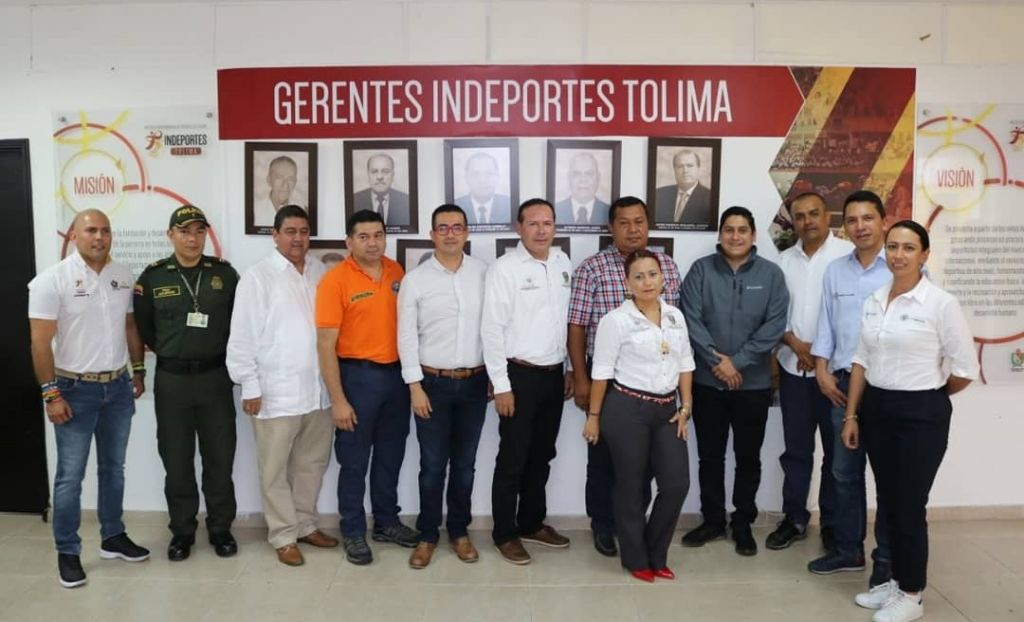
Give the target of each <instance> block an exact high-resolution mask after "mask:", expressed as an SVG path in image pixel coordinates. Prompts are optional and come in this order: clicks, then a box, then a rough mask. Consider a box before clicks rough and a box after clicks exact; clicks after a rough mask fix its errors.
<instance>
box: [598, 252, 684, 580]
mask: <svg viewBox="0 0 1024 622" xmlns="http://www.w3.org/2000/svg"><path fill="white" fill-rule="evenodd" d="M663 286H664V277H663V275H662V273H661V267H660V265H659V263H658V259H657V257H656V256H655V255H654V254H653V253H651V252H650V251H646V250H639V251H636V252H635V253H632V254H630V255H629V256H628V257H627V258H626V287H627V289H628V290H629V292H630V293H631V294H632V300H626V301H625V302H623V303H622V305H620V306H619V307H618V308H616V309H614V310H612V311H610V312H609V313H608V314H607V315H605V316H604V317H603V318H601V322H600V324H598V327H597V336H596V339H595V342H594V364H593V371H592V377H593V379H594V382H593V385H592V387H591V390H590V408H589V412H588V413H587V423H586V425H585V426H584V428H583V437H584V438H585V439H586V440H587V441H588V442H590V443H596V442H597V439H598V435H599V434H603V435H604V439H605V441H606V442H607V443H608V447H609V449H610V450H611V456H612V464H613V466H614V469H615V488H614V490H613V492H612V494H613V499H614V505H615V525H616V531H617V532H618V536H619V547H620V549H621V555H622V565H623V566H624V567H625V568H626V569H627V570H629V571H630V572H632V574H633V576H634V577H636V578H637V579H640V580H642V581H647V582H652V581H654V579H655V577H660V578H663V579H674V578H675V574H673V572H672V571H671V570H670V569H669V567H668V564H667V557H668V546H669V543H671V541H672V534H673V532H674V531H675V527H676V521H677V520H678V518H679V511H680V509H681V508H682V506H683V501H684V500H685V499H686V493H687V491H688V490H689V487H690V471H689V456H688V452H687V446H686V436H687V431H686V424H687V421H688V420H689V418H690V403H691V397H690V395H691V393H690V389H691V386H692V381H693V373H692V372H693V369H694V362H693V353H692V351H691V350H690V340H689V336H688V334H687V331H686V322H685V320H684V319H683V314H682V312H681V311H679V309H677V308H675V307H673V306H670V305H668V304H666V303H665V302H663V301H662V300H661V299H660V295H661V292H662V288H663ZM677 392H678V394H679V397H680V398H681V400H682V406H681V407H680V408H678V409H677V408H676V393H677ZM648 470H650V471H652V472H653V473H654V477H655V479H656V481H657V483H658V495H657V497H656V498H655V499H654V506H653V508H652V510H651V516H650V519H649V520H648V519H646V517H645V512H646V508H645V507H644V503H643V498H644V494H643V486H644V485H645V483H646V481H647V480H646V477H645V473H646V472H647V471H648Z"/></svg>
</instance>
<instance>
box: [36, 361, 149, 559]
mask: <svg viewBox="0 0 1024 622" xmlns="http://www.w3.org/2000/svg"><path fill="white" fill-rule="evenodd" d="M57 388H58V389H60V393H61V396H62V397H63V398H64V401H65V402H67V403H68V406H70V407H71V419H70V420H68V421H67V422H66V423H63V424H61V425H55V426H53V430H54V436H55V437H56V440H57V473H56V475H55V477H54V481H53V539H54V541H55V542H56V544H57V552H58V553H62V554H67V555H81V553H82V539H81V538H79V537H78V527H79V525H81V523H82V479H83V478H84V477H85V466H86V464H88V462H89V449H90V446H91V445H92V438H93V436H94V435H95V437H96V462H97V469H96V471H97V476H98V478H99V488H98V493H99V494H98V497H99V498H98V499H97V503H96V507H97V509H96V514H97V516H98V517H99V521H100V537H101V538H102V539H104V540H106V539H107V538H110V537H113V536H116V535H118V534H120V533H124V522H122V520H121V515H122V512H123V507H122V504H123V501H124V456H125V453H126V450H127V448H128V435H129V433H130V432H131V428H132V415H133V414H135V398H134V397H133V396H132V381H131V378H130V377H129V376H128V374H127V373H125V374H124V375H123V376H121V377H120V378H118V379H117V380H114V381H112V382H107V383H104V384H100V383H98V382H84V381H81V380H69V379H67V378H58V379H57Z"/></svg>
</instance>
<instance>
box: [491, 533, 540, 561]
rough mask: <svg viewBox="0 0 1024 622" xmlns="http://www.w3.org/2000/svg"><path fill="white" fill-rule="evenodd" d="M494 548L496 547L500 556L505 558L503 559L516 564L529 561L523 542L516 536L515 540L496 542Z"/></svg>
mask: <svg viewBox="0 0 1024 622" xmlns="http://www.w3.org/2000/svg"><path fill="white" fill-rule="evenodd" d="M494 548H496V549H498V552H499V553H501V556H502V557H504V558H505V561H507V562H509V563H511V564H516V565H517V566H525V565H526V564H529V563H530V561H531V560H530V554H529V553H527V552H526V549H524V548H523V543H522V542H521V541H520V540H519V538H516V539H515V540H509V541H508V542H505V543H503V544H498V545H496V546H495V547H494Z"/></svg>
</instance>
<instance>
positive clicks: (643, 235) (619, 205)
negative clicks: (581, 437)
mask: <svg viewBox="0 0 1024 622" xmlns="http://www.w3.org/2000/svg"><path fill="white" fill-rule="evenodd" d="M647 227H648V221H647V206H646V205H645V204H644V202H643V201H641V200H640V199H638V198H637V197H632V196H626V197H622V198H620V199H618V200H617V201H615V202H614V203H612V205H611V207H610V208H609V210H608V230H609V232H610V233H611V234H612V244H611V246H609V247H608V248H606V249H604V250H602V251H599V252H598V253H597V254H596V255H592V256H590V257H588V258H587V259H586V260H585V261H584V262H583V263H581V264H580V265H579V267H577V268H576V271H575V273H574V274H573V279H572V297H571V298H570V300H569V358H570V360H571V361H572V367H573V375H574V378H573V384H574V388H575V401H576V406H578V407H579V408H580V410H582V411H583V412H587V407H588V405H589V402H590V363H591V357H593V355H594V336H595V335H596V334H597V323H598V322H599V321H601V318H602V317H604V314H605V313H608V312H609V311H611V310H612V309H614V308H616V307H618V306H619V305H620V304H622V302H623V301H624V300H625V299H626V268H625V265H626V256H627V255H629V254H630V253H632V252H634V251H637V250H640V249H643V248H647V233H648V228H647ZM654 254H655V255H657V256H658V263H660V264H661V272H662V274H664V276H665V292H664V294H662V298H663V299H664V300H665V301H666V302H668V303H669V304H671V305H674V306H677V307H678V306H679V289H680V286H681V282H682V279H681V278H680V276H679V268H678V267H676V263H675V261H674V260H673V259H672V258H671V257H669V256H668V255H666V254H664V253H659V252H656V251H655V252H654ZM613 482H614V472H613V471H612V458H611V454H610V453H609V452H608V445H607V444H605V442H604V439H603V438H602V439H600V440H599V441H598V442H597V443H596V444H588V445H587V487H586V500H587V516H589V517H590V528H591V531H592V532H593V535H594V548H595V549H597V551H598V552H599V553H601V554H602V555H607V556H609V557H612V556H614V555H617V554H618V549H617V547H616V545H615V519H614V515H613V510H612V484H613ZM649 482H650V476H648V484H649ZM649 489H650V486H649V485H648V492H647V494H645V499H647V501H648V502H649V501H650V490H649Z"/></svg>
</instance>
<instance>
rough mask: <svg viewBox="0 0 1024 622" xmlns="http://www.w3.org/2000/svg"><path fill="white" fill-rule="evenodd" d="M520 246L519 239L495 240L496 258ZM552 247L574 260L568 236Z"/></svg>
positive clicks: (558, 240) (556, 239)
mask: <svg viewBox="0 0 1024 622" xmlns="http://www.w3.org/2000/svg"><path fill="white" fill-rule="evenodd" d="M518 244H519V238H498V239H496V240H494V258H495V259H497V258H498V257H501V256H502V255H504V254H505V253H507V252H508V251H509V250H511V249H513V248H515V247H516V245H518ZM551 246H552V247H556V248H558V249H559V250H561V251H562V252H563V253H565V255H566V256H567V257H569V258H570V259H572V253H571V252H570V249H571V248H572V244H571V240H570V238H569V237H568V236H564V237H563V236H559V237H556V238H555V239H554V240H553V241H552V244H551Z"/></svg>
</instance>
